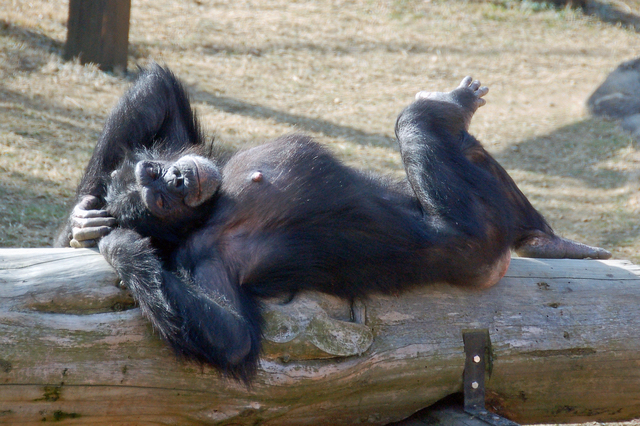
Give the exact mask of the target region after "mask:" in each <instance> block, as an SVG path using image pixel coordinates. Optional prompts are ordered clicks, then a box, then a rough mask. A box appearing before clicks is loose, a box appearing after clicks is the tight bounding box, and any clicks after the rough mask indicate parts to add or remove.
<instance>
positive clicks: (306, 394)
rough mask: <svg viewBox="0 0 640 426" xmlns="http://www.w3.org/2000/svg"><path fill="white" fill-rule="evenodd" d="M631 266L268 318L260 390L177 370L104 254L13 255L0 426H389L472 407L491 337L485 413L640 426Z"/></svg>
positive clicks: (3, 260) (4, 258) (636, 299)
mask: <svg viewBox="0 0 640 426" xmlns="http://www.w3.org/2000/svg"><path fill="white" fill-rule="evenodd" d="M638 275H639V272H638V268H637V267H636V266H634V265H632V264H630V263H628V262H621V261H589V260H533V259H517V258H516V259H513V261H512V264H511V267H510V269H509V272H508V273H507V275H506V277H505V278H504V279H503V280H502V281H501V282H500V283H499V284H498V285H497V286H495V287H493V288H491V289H489V290H485V291H465V290H462V289H459V288H455V287H451V286H449V285H446V284H438V285H431V286H425V287H423V288H418V289H415V290H413V291H410V292H406V293H404V294H402V295H400V296H397V297H396V296H372V297H370V298H369V299H367V300H365V301H362V302H358V303H356V304H354V306H350V305H349V304H348V303H347V302H344V301H342V300H339V299H336V298H333V297H330V296H327V295H319V294H315V293H304V294H300V295H298V296H296V298H295V299H294V300H293V301H292V302H290V303H287V304H278V303H277V302H271V303H267V305H266V308H265V313H264V315H265V317H266V319H267V327H266V330H265V344H264V356H263V358H262V361H261V367H260V369H259V373H258V376H257V377H256V380H255V383H254V384H253V386H252V387H251V388H247V387H245V386H244V385H242V384H239V383H235V382H232V381H228V380H225V379H222V378H220V377H219V376H218V374H217V373H216V372H215V370H213V369H211V368H209V367H205V366H200V365H197V364H193V363H189V362H184V361H179V360H176V358H175V357H174V356H173V354H172V353H171V350H170V349H169V348H168V347H167V345H166V344H164V343H163V342H162V341H161V340H160V339H159V338H158V337H157V336H155V335H154V333H153V331H152V330H151V328H150V326H149V325H148V323H147V322H146V321H145V320H144V319H143V318H142V317H141V316H140V312H139V310H138V309H136V308H134V307H133V302H132V300H131V298H130V296H129V295H128V294H127V292H126V291H124V290H121V289H119V288H118V287H117V286H116V283H117V277H116V276H115V274H114V272H113V270H112V269H111V268H110V267H109V266H108V264H107V263H106V262H105V261H104V260H103V258H102V256H100V255H99V254H98V253H97V252H95V251H92V250H81V249H77V250H73V249H4V250H0V423H8V424H18V423H20V424H23V423H25V424H26V423H33V424H36V423H38V424H41V422H42V421H43V420H46V421H52V420H64V419H74V420H73V421H72V422H70V423H73V424H91V425H96V424H105V425H107V424H108V425H116V424H125V423H126V424H141V423H145V424H180V425H192V424H193V425H195V424H241V425H244V424H274V425H275V424H278V425H305V424H307V425H321V424H331V425H335V424H352V423H360V422H364V423H374V424H385V423H388V422H391V421H397V420H400V419H402V418H405V417H407V416H409V415H411V414H412V413H414V412H415V411H417V410H419V409H421V408H424V407H427V406H429V405H431V404H433V403H434V402H436V401H438V400H440V399H442V398H443V397H445V396H447V395H450V394H453V393H456V392H460V391H461V389H462V373H463V367H464V363H465V354H464V350H463V340H462V334H463V332H464V331H465V330H470V329H486V330H488V331H489V333H490V337H491V342H492V347H491V354H492V358H493V362H492V365H491V369H490V371H489V372H488V375H487V379H486V393H487V407H488V408H490V409H492V410H494V411H496V412H497V413H499V414H501V415H503V416H504V417H507V418H510V419H512V420H514V421H517V422H519V423H533V422H564V421H587V420H591V421H594V420H621V419H629V418H632V417H637V416H639V415H640V369H639V368H638V365H640V277H639V276H638Z"/></svg>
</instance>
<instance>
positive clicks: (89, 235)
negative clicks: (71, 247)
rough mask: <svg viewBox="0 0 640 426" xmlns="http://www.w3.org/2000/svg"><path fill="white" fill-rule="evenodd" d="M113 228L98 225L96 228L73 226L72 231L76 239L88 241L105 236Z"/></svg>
mask: <svg viewBox="0 0 640 426" xmlns="http://www.w3.org/2000/svg"><path fill="white" fill-rule="evenodd" d="M112 229H113V228H111V227H110V226H98V227H94V228H73V229H72V230H71V232H72V235H73V239H74V240H77V241H86V240H94V239H96V238H100V237H104V236H105V235H107V234H108V233H109V232H111V230H112Z"/></svg>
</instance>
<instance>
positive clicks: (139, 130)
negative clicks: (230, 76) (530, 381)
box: [59, 66, 553, 380]
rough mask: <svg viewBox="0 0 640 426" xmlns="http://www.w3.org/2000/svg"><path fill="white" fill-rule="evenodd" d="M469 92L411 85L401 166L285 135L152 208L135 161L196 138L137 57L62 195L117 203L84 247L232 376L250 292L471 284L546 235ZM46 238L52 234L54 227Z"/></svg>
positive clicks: (255, 309) (167, 82) (172, 153)
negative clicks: (191, 204)
mask: <svg viewBox="0 0 640 426" xmlns="http://www.w3.org/2000/svg"><path fill="white" fill-rule="evenodd" d="M463 95H464V93H463ZM465 96H466V95H465ZM474 100H475V98H474V99H471V98H469V99H466V100H465V99H462V100H461V105H453V104H449V103H443V102H440V101H434V100H420V101H417V102H415V103H413V104H412V105H410V106H409V107H408V108H407V109H405V110H404V111H403V112H402V113H401V114H400V116H399V118H398V122H397V127H396V134H397V137H398V141H399V144H400V150H401V154H402V158H403V161H404V164H405V167H406V170H407V175H408V181H405V182H399V183H393V182H389V181H388V180H384V179H382V178H376V177H372V176H370V175H366V174H363V173H360V172H358V171H355V170H353V169H351V168H349V167H346V166H345V165H343V164H342V163H341V162H339V161H338V160H337V159H335V158H334V156H333V155H331V153H329V152H328V150H327V149H325V148H323V147H322V146H320V145H319V144H317V143H315V142H313V141H312V140H310V139H309V138H308V137H306V136H300V135H291V136H286V137H282V138H280V139H277V140H275V141H272V142H270V143H267V144H265V145H262V146H258V147H256V148H252V149H249V150H246V151H242V152H239V153H237V154H236V155H234V156H233V157H231V159H230V160H229V161H228V162H227V163H226V165H225V166H224V167H223V168H222V179H221V184H220V187H219V188H218V189H217V191H216V192H215V194H214V195H213V196H212V197H211V198H210V199H208V200H207V201H206V202H204V203H203V204H201V205H199V206H197V207H195V208H190V209H187V210H185V213H184V214H181V217H180V219H179V220H178V219H175V218H174V219H171V220H166V219H162V218H158V217H155V216H153V215H151V214H150V213H149V210H148V209H147V208H146V206H145V204H144V203H143V201H142V200H141V197H140V195H139V192H138V191H139V189H140V188H139V185H137V184H136V178H135V167H136V166H135V165H136V163H137V162H138V161H140V160H141V159H144V158H147V159H149V158H150V159H161V160H173V159H175V158H177V157H180V156H182V155H184V153H185V151H189V152H194V151H195V152H196V153H198V154H200V155H203V153H202V150H203V149H204V145H205V144H204V141H203V138H202V135H201V132H200V131H199V128H198V125H197V122H196V119H195V117H194V114H193V113H192V111H191V108H190V106H189V103H188V100H187V96H186V94H185V91H184V89H183V88H182V87H181V86H180V84H179V83H178V81H177V80H176V79H175V77H174V76H173V75H172V74H171V73H170V72H169V71H168V70H166V69H164V68H161V67H159V66H153V67H151V68H150V69H149V70H147V71H146V72H144V73H143V74H142V76H141V77H140V79H139V80H138V82H137V83H136V84H135V85H134V86H133V88H132V89H131V90H130V91H129V92H127V94H125V95H124V97H123V99H122V100H121V101H120V103H119V104H118V106H117V107H116V108H115V110H114V112H113V113H112V114H111V116H110V117H109V119H108V120H107V124H106V126H105V129H104V132H103V134H102V136H101V138H100V140H99V142H98V145H97V147H96V150H95V152H94V155H93V157H92V159H91V161H90V163H89V167H88V168H87V172H86V174H85V176H84V178H83V179H82V182H81V183H80V186H79V188H78V196H79V197H81V196H82V195H84V194H92V195H94V196H97V197H99V198H100V199H101V200H102V202H103V203H104V204H105V205H106V208H107V209H108V210H109V211H110V212H111V213H112V215H114V216H115V217H116V218H117V219H118V221H119V228H118V229H115V230H114V231H112V232H111V234H109V235H108V236H107V237H104V238H103V239H102V240H101V242H100V250H101V251H102V253H103V254H104V255H105V257H106V258H107V259H108V260H109V262H110V263H111V264H112V265H113V266H114V267H115V268H116V270H117V272H118V273H119V274H120V277H121V278H122V279H123V281H124V282H125V283H126V284H127V285H128V286H129V288H130V289H131V291H132V292H133V294H134V296H135V297H136V299H137V300H138V302H139V304H140V306H141V308H142V310H143V312H144V314H145V315H146V316H147V317H148V318H149V319H150V320H151V321H152V322H153V325H154V326H155V328H156V329H157V330H158V332H159V333H160V334H161V336H162V337H163V338H164V339H166V340H167V341H168V342H169V343H170V344H171V345H172V346H173V348H174V349H175V350H176V351H177V352H178V353H179V354H182V355H184V356H186V357H187V358H191V359H195V360H198V361H202V362H206V363H209V364H212V365H214V366H216V367H217V368H219V369H220V370H221V371H222V372H224V373H226V374H227V375H230V376H232V377H235V378H240V379H244V380H248V379H249V378H250V377H251V376H252V375H253V374H254V372H255V369H256V366H257V361H258V356H259V353H260V338H261V316H260V301H259V300H260V297H267V296H276V295H281V294H291V293H294V292H296V291H299V290H301V289H315V290H319V291H323V292H327V293H330V294H334V295H338V296H341V297H345V298H350V299H353V298H357V297H362V296H366V295H367V294H369V293H371V292H382V293H396V292H399V291H401V290H403V289H406V288H407V287H410V286H414V285H418V284H426V283H431V282H437V281H447V282H450V283H452V284H456V285H461V286H465V285H466V286H473V285H479V283H481V281H482V279H483V278H484V277H485V276H486V274H487V271H488V270H491V268H495V265H496V264H498V262H499V261H500V259H501V258H502V257H504V255H505V253H508V251H509V249H510V248H511V247H513V246H514V245H517V244H519V243H520V242H522V241H524V240H525V239H526V238H528V237H529V236H530V235H531V233H533V232H543V233H545V234H547V235H553V234H552V231H551V229H550V228H549V226H548V225H547V224H546V222H545V221H544V219H543V218H542V216H541V215H540V214H539V213H538V212H537V211H536V210H535V209H534V208H533V207H532V206H531V204H530V203H529V202H528V201H527V199H526V198H525V197H524V195H522V193H521V192H520V191H519V190H518V189H517V187H516V186H515V184H514V183H513V181H512V180H511V178H509V176H508V175H507V173H506V172H505V171H504V169H502V167H500V165H499V164H498V163H497V162H496V161H495V160H494V159H493V158H491V157H490V156H489V154H487V153H486V152H485V151H484V149H483V148H482V147H481V146H480V144H479V142H478V141H477V140H476V139H474V138H473V136H471V135H470V134H469V133H468V132H467V131H466V130H465V127H464V120H465V119H468V118H469V117H470V115H471V114H472V113H473V111H475V109H474V108H473V107H472V105H471V102H474ZM214 161H215V160H214ZM114 170H116V173H115V174H114V175H113V179H111V178H110V176H111V174H112V172H113V171H114ZM255 172H260V173H261V180H252V176H253V175H254V173H255ZM67 231H68V230H67ZM59 241H60V242H61V245H68V237H67V236H66V234H65V233H64V232H63V235H61V237H60V238H59Z"/></svg>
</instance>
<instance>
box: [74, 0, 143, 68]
mask: <svg viewBox="0 0 640 426" xmlns="http://www.w3.org/2000/svg"><path fill="white" fill-rule="evenodd" d="M130 14H131V0H70V1H69V19H68V22H67V42H66V44H65V49H64V57H65V59H67V60H69V59H72V58H75V57H78V58H80V63H82V64H87V63H94V64H98V66H99V67H100V69H101V70H103V71H120V72H123V71H126V70H127V59H128V58H127V55H128V51H129V17H130Z"/></svg>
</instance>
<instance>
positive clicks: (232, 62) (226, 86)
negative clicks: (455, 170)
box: [0, 0, 640, 260]
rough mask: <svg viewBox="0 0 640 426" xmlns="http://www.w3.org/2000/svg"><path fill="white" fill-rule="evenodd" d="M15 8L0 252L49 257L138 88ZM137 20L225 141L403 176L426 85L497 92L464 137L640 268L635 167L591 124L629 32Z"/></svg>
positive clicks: (8, 53) (0, 184)
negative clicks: (122, 100)
mask: <svg viewBox="0 0 640 426" xmlns="http://www.w3.org/2000/svg"><path fill="white" fill-rule="evenodd" d="M629 4H632V3H629ZM5 9H8V10H7V12H8V13H6V14H5V18H3V19H4V20H2V21H0V81H2V83H0V108H1V110H2V114H1V115H0V149H1V150H2V156H1V157H0V171H1V172H2V173H1V174H0V197H2V200H3V203H2V205H1V206H0V227H1V228H0V246H5V247H31V246H46V245H48V244H50V242H51V235H52V234H53V233H54V232H55V228H56V224H57V221H58V220H59V219H60V218H62V217H63V216H64V215H65V204H66V203H67V202H68V200H69V199H70V197H72V194H73V189H74V186H75V184H76V182H77V180H78V178H79V176H80V173H81V169H82V167H83V165H84V164H85V163H86V161H87V159H88V156H89V154H90V150H91V146H92V144H93V143H94V141H95V140H96V137H97V134H98V132H99V130H100V128H101V124H102V122H103V120H104V118H105V116H106V114H107V112H108V110H109V109H110V108H111V107H112V106H113V104H114V103H115V102H116V100H117V98H118V96H120V94H121V93H122V92H123V91H124V90H125V88H126V87H127V86H128V85H129V84H130V79H128V78H126V77H122V76H110V75H106V74H103V73H100V72H98V71H97V70H96V69H95V68H93V67H82V66H79V65H78V64H74V63H64V62H62V60H61V59H60V52H61V49H62V45H63V43H64V39H65V35H66V28H65V25H66V5H65V4H62V3H59V2H49V1H46V0H29V1H27V0H13V1H11V2H10V4H9V7H8V8H5ZM539 9H542V10H539ZM131 24H132V27H131V34H130V41H131V57H130V69H135V65H136V64H142V65H144V64H145V63H147V62H148V61H150V60H157V61H160V62H164V63H166V64H168V65H170V66H171V67H172V68H173V69H174V70H175V71H176V72H177V74H178V75H180V76H181V77H182V78H183V79H184V80H186V81H187V82H188V84H189V85H190V89H191V92H192V94H193V100H194V104H195V106H196V107H197V109H198V111H199V113H200V114H201V116H202V118H203V122H204V123H205V125H206V126H207V128H208V129H210V130H211V131H213V132H215V134H216V135H217V137H218V139H219V140H220V141H222V142H223V143H225V144H228V145H230V146H232V147H235V148H237V147H244V146H249V145H253V144H258V143H260V142H261V141H263V140H265V139H268V138H271V137H273V136H276V135H279V134H282V133H286V132H291V131H301V132H306V133H310V134H312V135H314V136H315V137H317V138H318V139H320V140H321V141H323V142H324V143H326V144H328V145H330V146H331V147H332V148H333V149H334V151H335V152H336V153H337V154H338V155H340V156H341V157H342V158H343V159H344V160H345V161H346V162H347V163H349V164H351V165H354V166H357V167H362V168H367V169H372V170H376V171H380V172H384V173H391V174H394V175H397V176H402V174H403V171H402V167H401V164H400V160H399V158H398V155H397V151H396V147H395V142H394V140H393V124H394V119H395V116H396V115H397V113H398V112H399V111H400V110H401V109H402V108H403V107H404V106H405V105H406V104H407V103H408V102H410V100H411V98H412V95H413V93H414V92H416V91H417V90H418V89H421V88H433V89H445V88H450V87H453V86H454V85H455V84H456V83H457V81H458V80H459V79H460V78H461V77H463V76H464V75H465V74H468V73H472V74H473V75H474V76H476V77H479V78H481V79H483V81H484V82H485V83H486V84H488V85H489V86H490V87H491V93H490V95H489V98H488V99H489V105H488V106H487V107H485V108H484V109H483V110H481V111H480V113H479V114H478V115H477V118H476V120H475V122H474V124H473V127H472V130H473V131H474V132H475V133H476V134H477V135H479V136H480V138H481V139H482V140H484V142H485V144H486V145H487V146H488V148H489V149H490V150H491V151H492V152H493V153H494V154H495V155H496V156H497V157H498V158H499V159H500V161H502V162H503V163H504V164H505V165H506V167H507V168H508V169H509V171H510V172H511V173H512V174H513V176H514V177H515V178H516V180H517V181H518V183H519V184H520V185H521V187H522V189H523V190H524V192H525V193H527V194H528V195H529V196H530V197H531V198H532V199H533V201H534V203H535V204H536V206H538V207H539V208H540V209H541V210H542V211H543V212H544V213H545V214H546V215H547V217H548V218H549V219H550V221H551V222H552V224H553V225H554V227H555V228H556V229H557V230H558V231H559V232H560V233H561V234H562V235H564V236H567V237H570V238H576V239H579V240H582V241H585V242H588V243H591V244H596V245H602V246H604V247H606V248H608V249H611V250H612V251H614V253H615V255H616V257H620V258H630V259H633V260H638V259H640V255H638V254H637V253H638V250H637V248H638V246H639V245H640V238H638V237H639V236H638V228H637V225H636V221H635V220H634V219H635V216H636V213H637V209H638V208H640V207H639V203H638V199H637V198H636V193H637V189H638V186H639V185H640V184H639V182H638V178H637V173H636V170H637V169H638V167H637V162H638V161H639V158H640V157H639V156H638V152H637V150H636V148H635V147H634V145H633V144H632V141H631V140H630V139H629V138H628V137H627V136H626V135H624V134H623V133H621V132H620V131H618V130H617V129H616V127H615V126H614V125H613V124H612V123H607V122H603V121H600V120H594V119H591V118H589V117H588V116H587V115H586V114H585V111H584V101H585V99H586V97H587V96H588V95H589V94H590V93H591V91H593V90H594V89H595V87H597V85H598V84H599V83H600V82H601V81H602V80H603V79H604V77H605V76H606V75H607V73H608V72H609V71H611V70H612V69H613V68H614V67H615V66H616V65H617V64H619V63H620V62H622V61H623V60H626V59H630V58H632V57H634V56H635V55H637V53H638V52H637V50H636V48H637V45H638V38H639V37H638V34H637V33H636V32H634V31H632V30H630V29H625V28H622V27H620V26H615V25H610V24H604V23H601V22H599V21H598V20H597V19H595V18H591V17H586V16H584V15H582V14H581V13H580V12H577V11H571V10H557V9H545V8H539V7H534V5H533V4H532V3H527V2H525V3H520V2H513V1H503V2H494V3H478V2H464V1H456V2H451V1H450V2H445V1H435V0H434V1H415V0H396V1H393V2H384V4H383V5H381V2H373V1H370V0H359V1H348V2H346V1H344V2H342V1H337V0H335V1H330V0H326V1H316V2H289V1H284V0H272V1H267V2H254V1H246V0H245V1H235V2H222V1H200V0H196V1H185V2H171V1H166V0H160V1H158V0H139V1H136V2H134V5H133V9H132V18H131Z"/></svg>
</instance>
